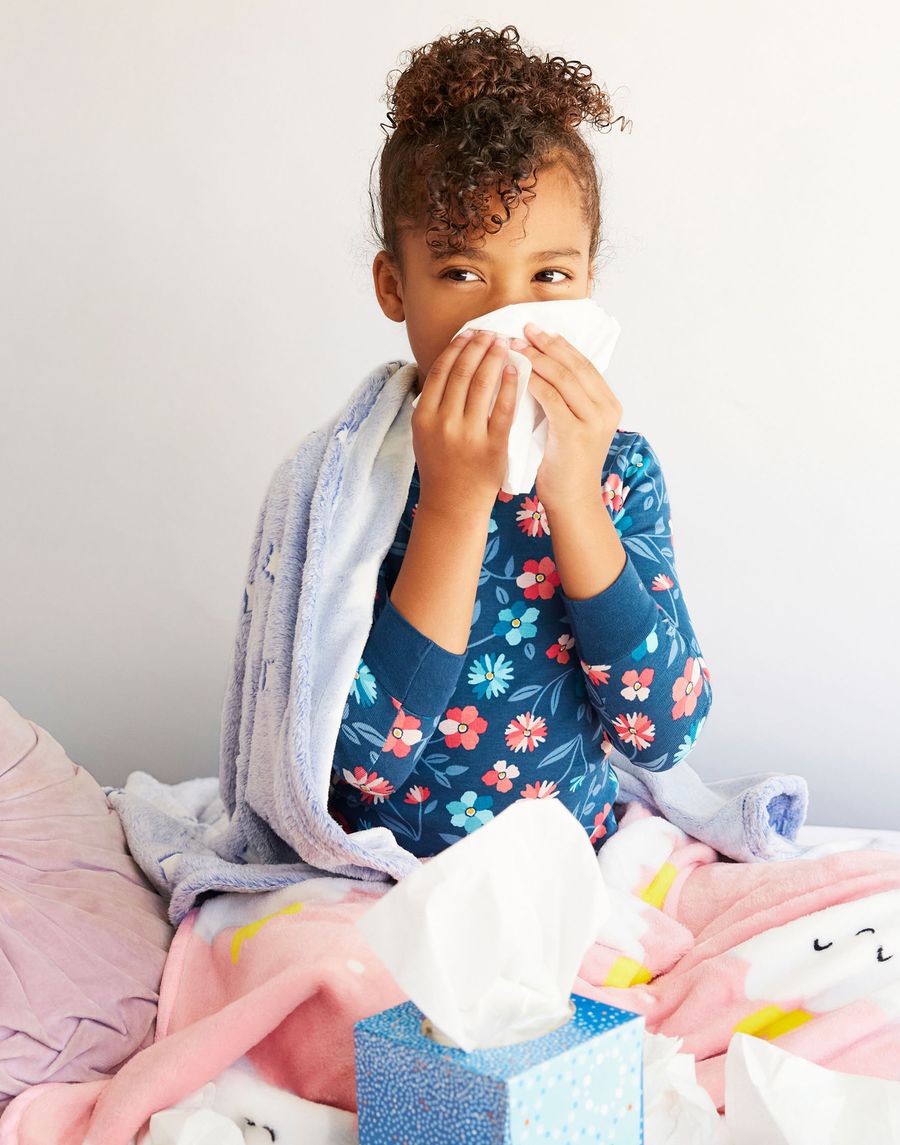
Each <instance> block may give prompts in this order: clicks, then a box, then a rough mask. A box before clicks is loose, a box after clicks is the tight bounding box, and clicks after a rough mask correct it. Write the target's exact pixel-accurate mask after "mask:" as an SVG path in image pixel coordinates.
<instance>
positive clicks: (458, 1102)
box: [354, 994, 644, 1145]
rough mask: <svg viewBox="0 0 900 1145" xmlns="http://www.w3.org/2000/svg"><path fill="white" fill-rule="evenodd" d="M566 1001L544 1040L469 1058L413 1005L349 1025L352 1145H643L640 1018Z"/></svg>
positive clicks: (589, 1003) (576, 1000)
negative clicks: (560, 1020)
mask: <svg viewBox="0 0 900 1145" xmlns="http://www.w3.org/2000/svg"><path fill="white" fill-rule="evenodd" d="M571 1001H572V1004H573V1006H574V1014H573V1016H572V1017H571V1018H570V1019H569V1021H567V1022H565V1023H564V1024H563V1025H562V1026H559V1027H557V1029H555V1030H551V1031H550V1033H549V1034H543V1035H541V1036H540V1037H537V1038H531V1039H530V1040H529V1041H527V1042H519V1043H518V1044H516V1045H511V1046H497V1047H492V1048H489V1049H477V1050H472V1051H471V1052H470V1053H466V1051H465V1050H461V1049H458V1048H456V1047H454V1046H442V1045H439V1044H438V1043H437V1042H434V1041H432V1039H431V1038H430V1037H429V1036H428V1035H427V1034H425V1033H423V1032H422V1019H423V1017H424V1015H423V1013H422V1011H421V1010H420V1009H418V1007H417V1006H416V1005H415V1004H414V1003H413V1002H409V1001H408V1002H403V1003H401V1004H400V1005H399V1006H392V1007H391V1008H390V1009H389V1010H382V1011H381V1012H380V1013H378V1014H373V1015H372V1016H371V1017H369V1018H363V1019H362V1020H361V1021H359V1022H357V1023H356V1025H355V1026H354V1043H355V1051H356V1096H357V1110H358V1117H359V1140H360V1145H457V1143H462V1142H465V1143H466V1145H520V1143H521V1145H536V1143H538V1142H544V1141H554V1142H559V1143H560V1145H576V1143H578V1142H602V1145H643V1140H644V1102H643V1046H644V1018H643V1015H641V1014H634V1013H632V1012H631V1011H629V1010H620V1009H617V1008H616V1007H615V1006H605V1005H604V1004H603V1003H602V1002H594V1001H592V1000H591V999H590V998H584V997H582V996H581V995H580V994H572V995H571Z"/></svg>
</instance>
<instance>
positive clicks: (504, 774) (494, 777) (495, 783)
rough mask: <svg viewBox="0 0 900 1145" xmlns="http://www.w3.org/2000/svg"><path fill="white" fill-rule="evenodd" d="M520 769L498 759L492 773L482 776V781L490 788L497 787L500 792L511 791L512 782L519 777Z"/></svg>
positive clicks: (487, 772) (488, 772)
mask: <svg viewBox="0 0 900 1145" xmlns="http://www.w3.org/2000/svg"><path fill="white" fill-rule="evenodd" d="M518 774H519V769H518V768H517V767H516V765H515V764H514V763H507V762H506V760H505V759H498V760H497V762H496V764H495V765H494V766H493V767H492V768H491V770H490V771H486V772H485V773H484V775H482V777H481V778H482V779H483V780H484V782H485V783H486V784H488V786H489V787H496V788H497V790H498V791H509V790H510V788H511V787H512V781H513V780H514V779H516V778H517V777H518Z"/></svg>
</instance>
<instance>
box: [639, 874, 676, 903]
mask: <svg viewBox="0 0 900 1145" xmlns="http://www.w3.org/2000/svg"><path fill="white" fill-rule="evenodd" d="M677 877H678V868H677V867H676V866H674V865H673V864H672V863H663V865H662V866H661V867H660V868H659V870H658V871H657V872H656V874H655V875H654V876H653V879H652V881H651V882H650V883H649V885H648V886H646V887H645V888H644V890H642V891H641V894H640V897H641V898H642V899H643V900H644V902H646V903H649V904H650V906H655V907H656V908H657V909H658V910H662V908H663V903H664V902H665V901H666V895H667V894H668V893H669V890H670V888H671V886H672V883H674V882H675V879H676V878H677Z"/></svg>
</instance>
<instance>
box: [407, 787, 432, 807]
mask: <svg viewBox="0 0 900 1145" xmlns="http://www.w3.org/2000/svg"><path fill="white" fill-rule="evenodd" d="M430 794H431V790H430V789H429V788H427V787H418V786H416V787H411V788H410V789H409V791H407V793H406V794H405V795H404V796H403V802H404V803H424V802H425V800H426V799H427V798H428V796H429V795H430Z"/></svg>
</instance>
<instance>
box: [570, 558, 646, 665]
mask: <svg viewBox="0 0 900 1145" xmlns="http://www.w3.org/2000/svg"><path fill="white" fill-rule="evenodd" d="M560 596H561V597H562V599H563V602H564V604H565V606H566V613H567V615H568V617H569V620H570V621H571V624H572V628H573V629H574V636H575V643H576V644H577V646H578V651H579V655H580V656H581V659H582V660H584V662H585V663H586V664H613V663H615V661H616V660H619V659H621V657H622V656H624V655H625V654H626V653H628V652H631V651H632V650H633V649H634V648H637V647H639V645H641V644H643V642H644V641H645V640H646V639H647V637H648V636H649V634H650V633H651V631H652V630H653V628H654V627H655V625H656V621H657V619H658V617H659V612H660V610H659V608H658V607H657V605H656V601H655V600H654V599H653V597H652V596H651V595H650V593H649V592H648V591H647V589H646V587H645V585H644V582H643V581H642V580H641V578H640V576H638V572H637V569H636V568H635V567H634V564H633V563H632V560H631V557H630V556H629V555H628V553H626V554H625V567H624V568H623V569H622V571H621V572H620V573H619V575H618V577H617V578H616V579H615V580H614V581H613V583H612V584H611V585H609V587H608V588H605V589H603V591H602V592H598V593H597V594H596V595H595V596H589V597H588V598H587V600H570V599H569V597H568V596H566V594H565V593H564V592H563V591H562V589H560Z"/></svg>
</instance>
